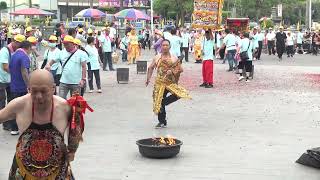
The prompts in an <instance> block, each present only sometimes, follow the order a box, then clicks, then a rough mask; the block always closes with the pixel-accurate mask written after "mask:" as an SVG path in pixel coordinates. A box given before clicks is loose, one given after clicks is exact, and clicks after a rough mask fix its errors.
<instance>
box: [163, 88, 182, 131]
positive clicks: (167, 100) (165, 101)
mask: <svg viewBox="0 0 320 180" xmlns="http://www.w3.org/2000/svg"><path fill="white" fill-rule="evenodd" d="M168 93H169V91H168V90H167V89H166V90H165V91H164V93H163V99H162V102H161V109H160V112H159V114H158V121H159V123H162V124H165V125H167V120H166V117H167V113H166V106H168V105H169V104H171V103H173V102H176V101H177V100H179V99H180V98H179V97H177V96H176V95H174V94H171V95H169V96H168V97H167V95H168Z"/></svg>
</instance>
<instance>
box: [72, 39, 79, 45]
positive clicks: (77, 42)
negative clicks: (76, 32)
mask: <svg viewBox="0 0 320 180" xmlns="http://www.w3.org/2000/svg"><path fill="white" fill-rule="evenodd" d="M73 43H74V44H76V45H78V46H80V45H81V41H80V39H74V40H73Z"/></svg>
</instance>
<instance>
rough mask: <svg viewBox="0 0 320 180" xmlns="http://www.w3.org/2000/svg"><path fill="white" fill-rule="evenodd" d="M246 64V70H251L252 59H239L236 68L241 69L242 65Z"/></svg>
mask: <svg viewBox="0 0 320 180" xmlns="http://www.w3.org/2000/svg"><path fill="white" fill-rule="evenodd" d="M244 65H245V66H246V71H247V72H251V71H252V61H240V62H239V65H238V69H243V66H244Z"/></svg>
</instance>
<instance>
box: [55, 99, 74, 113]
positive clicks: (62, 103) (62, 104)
mask: <svg viewBox="0 0 320 180" xmlns="http://www.w3.org/2000/svg"><path fill="white" fill-rule="evenodd" d="M53 99H54V103H55V106H56V107H57V108H59V109H63V110H65V111H66V112H70V111H71V108H70V106H69V104H68V102H67V100H65V99H63V98H61V97H59V96H55V95H54V96H53Z"/></svg>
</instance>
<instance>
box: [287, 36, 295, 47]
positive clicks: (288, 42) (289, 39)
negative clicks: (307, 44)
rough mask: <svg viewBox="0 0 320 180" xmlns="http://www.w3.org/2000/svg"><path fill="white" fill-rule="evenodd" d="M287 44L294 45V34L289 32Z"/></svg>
mask: <svg viewBox="0 0 320 180" xmlns="http://www.w3.org/2000/svg"><path fill="white" fill-rule="evenodd" d="M287 45H288V46H293V45H294V36H293V35H292V34H291V35H290V36H289V35H287Z"/></svg>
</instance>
